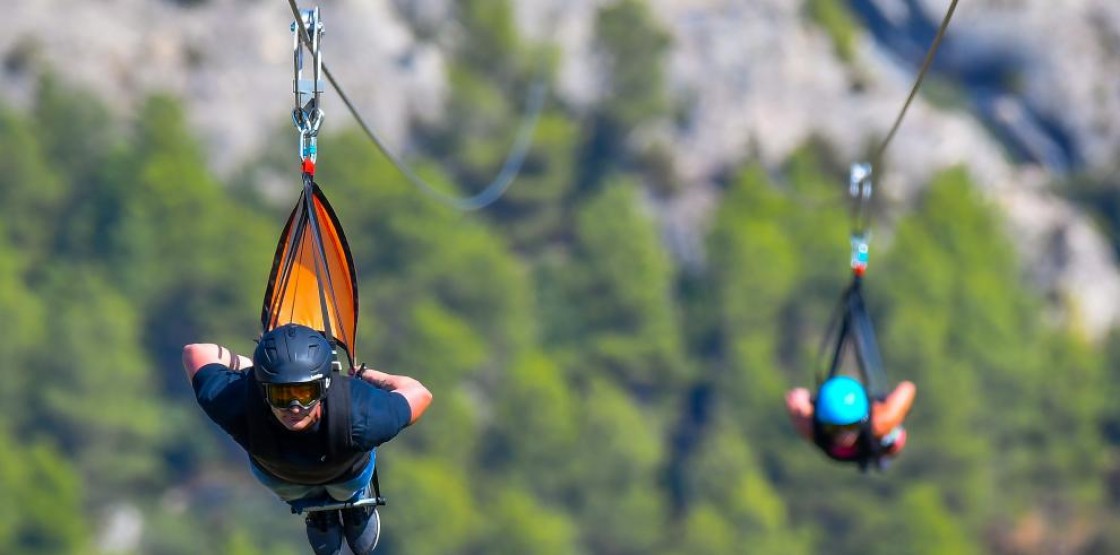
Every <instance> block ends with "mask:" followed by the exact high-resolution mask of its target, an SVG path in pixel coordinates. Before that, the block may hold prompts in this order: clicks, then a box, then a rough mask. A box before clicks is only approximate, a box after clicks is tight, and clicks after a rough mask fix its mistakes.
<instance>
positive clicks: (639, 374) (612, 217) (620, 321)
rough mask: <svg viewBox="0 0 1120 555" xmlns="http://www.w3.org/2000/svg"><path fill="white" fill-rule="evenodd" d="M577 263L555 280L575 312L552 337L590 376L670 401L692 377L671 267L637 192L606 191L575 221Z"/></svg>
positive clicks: (618, 186) (625, 187)
mask: <svg viewBox="0 0 1120 555" xmlns="http://www.w3.org/2000/svg"><path fill="white" fill-rule="evenodd" d="M574 254H575V256H574V258H575V260H574V264H572V265H570V266H569V267H567V268H566V269H562V271H564V275H563V276H560V277H559V278H558V279H559V280H560V281H561V283H562V285H561V287H564V288H565V290H566V293H565V296H564V301H563V302H565V303H567V304H569V305H570V306H571V307H572V308H573V309H574V310H575V311H576V313H577V316H576V317H575V318H574V319H573V320H572V321H571V322H570V325H572V327H571V328H561V329H556V330H553V331H552V334H553V335H554V337H555V338H556V339H555V341H556V342H557V343H558V345H559V346H561V347H563V348H566V349H571V350H573V352H578V353H579V354H578V358H580V359H581V360H582V361H583V362H581V363H580V364H581V366H583V367H584V368H585V369H584V370H582V371H584V372H586V371H604V370H605V371H609V372H611V373H612V374H614V375H615V376H617V378H618V379H619V380H621V381H622V382H623V383H626V384H628V385H630V386H632V387H636V388H642V389H645V390H649V391H654V392H660V393H662V394H667V393H669V392H671V391H672V390H673V389H674V388H675V387H677V386H680V385H681V384H682V383H683V381H684V380H685V379H686V378H687V377H688V374H689V370H690V369H689V367H688V365H687V364H686V362H685V360H684V357H683V351H682V345H681V343H680V339H679V338H680V334H679V331H678V327H677V322H676V317H675V314H674V311H673V304H672V293H673V279H674V276H673V268H672V266H671V264H670V261H669V258H668V255H667V253H666V252H665V251H664V249H663V248H662V247H661V245H660V242H659V239H658V236H657V230H656V229H655V227H654V224H653V221H652V220H651V219H650V218H649V217H648V216H647V215H646V214H643V213H642V212H641V211H640V207H639V197H638V192H637V190H636V189H635V188H634V187H633V186H632V185H631V184H629V183H627V182H625V181H619V182H617V183H615V184H613V185H610V186H608V187H607V188H606V189H604V190H603V191H602V192H601V193H599V194H597V195H596V196H595V197H593V198H591V199H590V200H589V201H588V203H587V204H586V205H585V206H583V207H582V208H581V209H580V210H579V213H578V214H577V215H576V239H575V253H574Z"/></svg>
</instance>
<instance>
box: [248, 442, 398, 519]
mask: <svg viewBox="0 0 1120 555" xmlns="http://www.w3.org/2000/svg"><path fill="white" fill-rule="evenodd" d="M376 463H377V453H376V451H371V452H370V454H369V464H367V465H366V467H365V468H364V469H362V472H361V473H360V474H358V475H357V476H355V477H353V478H351V479H349V480H346V481H344V482H338V483H334V484H324V485H321V486H308V485H303V484H293V483H291V482H285V481H284V480H281V479H279V478H277V477H275V476H272V475H270V474H268V473H266V472H265V471H264V470H261V469H260V467H258V466H257V465H256V463H254V462H253V461H252V459H250V460H249V471H250V472H252V474H253V477H254V478H256V479H257V481H259V482H260V483H262V484H264V486H265V487H267V488H268V489H270V490H272V492H273V493H275V494H276V495H277V496H278V497H280V499H282V500H284V501H286V502H287V503H288V504H290V505H292V507H293V508H296V506H297V505H304V506H309V505H316V504H320V503H330V502H332V501H336V502H353V501H357V500H359V499H361V498H362V497H363V496H364V495H365V493H366V489H367V487H368V486H369V482H370V480H371V479H372V478H373V469H374V466H375V465H376Z"/></svg>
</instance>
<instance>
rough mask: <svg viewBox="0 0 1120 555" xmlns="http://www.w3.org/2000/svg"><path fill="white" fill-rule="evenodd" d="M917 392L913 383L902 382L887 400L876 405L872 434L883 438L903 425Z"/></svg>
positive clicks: (873, 413) (873, 414) (872, 416)
mask: <svg viewBox="0 0 1120 555" xmlns="http://www.w3.org/2000/svg"><path fill="white" fill-rule="evenodd" d="M917 390H918V388H917V387H916V386H915V385H914V383H913V382H908V381H904V382H900V383H899V384H898V385H897V386H896V387H895V388H894V391H892V392H891V394H890V395H887V398H886V399H884V400H883V401H882V402H876V403H875V407H874V408H873V409H872V411H873V412H872V415H871V418H872V425H873V427H874V429H873V430H871V432H872V434H873V435H874V436H875V437H883V436H885V435H887V434H889V433H890V432H891V430H893V429H895V428H896V427H898V426H901V425H902V422H903V421H904V420H906V415H907V414H909V413H910V407H911V406H912V405H913V404H914V395H915V394H916V393H917Z"/></svg>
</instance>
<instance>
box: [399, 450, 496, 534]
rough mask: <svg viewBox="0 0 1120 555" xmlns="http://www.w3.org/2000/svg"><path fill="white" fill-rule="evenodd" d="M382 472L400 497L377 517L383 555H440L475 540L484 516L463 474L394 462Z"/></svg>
mask: <svg viewBox="0 0 1120 555" xmlns="http://www.w3.org/2000/svg"><path fill="white" fill-rule="evenodd" d="M398 461H399V462H398ZM385 468H386V472H385V476H392V478H393V489H394V490H395V491H400V492H401V495H398V496H395V497H393V505H392V508H391V510H390V509H386V510H384V511H383V514H382V515H381V526H382V530H384V532H383V533H382V536H381V541H382V542H384V547H385V548H386V551H387V552H389V553H409V554H413V553H415V554H417V555H441V554H444V553H454V552H457V551H459V550H461V549H462V548H463V547H464V546H466V545H469V544H471V543H472V542H474V541H476V540H477V539H478V537H479V535H480V533H481V531H482V529H483V526H484V525H485V523H486V516H487V515H486V514H484V513H483V512H482V511H480V510H479V507H478V506H476V504H475V502H474V501H475V500H474V499H473V498H472V495H471V492H470V483H469V476H468V474H467V472H466V469H464V468H463V467H462V466H460V465H457V464H455V463H454V462H453V461H437V460H432V459H412V458H409V459H404V458H394V459H393V462H392V463H391V464H390V465H387V466H386V467H385ZM379 549H380V548H379Z"/></svg>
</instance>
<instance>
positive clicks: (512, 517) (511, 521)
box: [477, 487, 582, 555]
mask: <svg viewBox="0 0 1120 555" xmlns="http://www.w3.org/2000/svg"><path fill="white" fill-rule="evenodd" d="M486 506H487V515H486V520H487V528H488V529H489V531H488V532H487V533H486V535H485V538H484V539H482V540H481V543H480V546H479V548H478V549H477V553H480V554H484V553H519V554H524V555H570V554H573V553H580V552H581V551H582V550H581V549H580V548H579V534H578V530H577V529H576V526H575V524H574V523H573V522H572V520H571V519H570V518H569V517H568V516H567V515H565V514H564V513H562V512H560V511H557V510H554V509H549V508H548V507H546V506H542V505H541V504H540V503H538V502H537V501H536V500H535V499H533V498H532V497H531V496H529V495H528V494H527V493H526V492H525V491H524V490H522V489H517V488H512V487H505V488H501V487H499V491H498V494H497V499H495V500H494V501H493V502H491V503H487V504H486Z"/></svg>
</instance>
